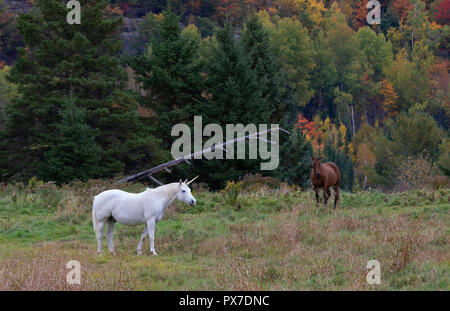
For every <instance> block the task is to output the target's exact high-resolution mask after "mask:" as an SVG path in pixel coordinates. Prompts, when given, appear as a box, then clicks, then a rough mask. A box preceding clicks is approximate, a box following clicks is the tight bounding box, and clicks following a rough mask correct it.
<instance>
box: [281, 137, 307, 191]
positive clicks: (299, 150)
mask: <svg viewBox="0 0 450 311" xmlns="http://www.w3.org/2000/svg"><path fill="white" fill-rule="evenodd" d="M280 142H281V146H280V166H279V167H278V168H277V169H276V170H274V171H273V173H272V175H273V176H274V177H276V178H278V179H280V180H282V181H284V182H287V183H289V184H297V185H300V186H301V187H303V188H306V187H308V185H309V180H310V179H309V177H310V174H311V169H312V161H311V157H312V156H313V148H312V145H311V143H310V142H308V141H307V140H306V137H305V136H304V134H302V133H301V131H300V130H299V129H296V130H294V131H293V132H292V133H291V135H288V136H286V135H283V136H282V137H280Z"/></svg>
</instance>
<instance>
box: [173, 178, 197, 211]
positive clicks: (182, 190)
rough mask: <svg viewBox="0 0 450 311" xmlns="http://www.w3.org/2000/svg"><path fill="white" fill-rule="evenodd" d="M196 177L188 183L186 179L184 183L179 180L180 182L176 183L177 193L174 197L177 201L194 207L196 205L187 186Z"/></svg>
mask: <svg viewBox="0 0 450 311" xmlns="http://www.w3.org/2000/svg"><path fill="white" fill-rule="evenodd" d="M197 177H198V176H197ZM197 177H195V178H194V179H192V180H191V181H189V182H188V181H187V179H186V180H185V181H184V182H183V181H182V180H181V179H180V182H179V183H178V192H177V196H176V198H177V200H178V201H180V202H184V203H187V204H189V205H191V206H195V204H197V200H195V198H194V197H193V196H192V194H191V189H190V188H189V187H188V186H189V184H190V183H191V182H193V181H194V180H195V179H196V178H197Z"/></svg>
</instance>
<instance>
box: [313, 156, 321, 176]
mask: <svg viewBox="0 0 450 311" xmlns="http://www.w3.org/2000/svg"><path fill="white" fill-rule="evenodd" d="M311 160H312V161H313V173H312V175H313V176H315V177H320V160H322V158H320V157H317V158H311Z"/></svg>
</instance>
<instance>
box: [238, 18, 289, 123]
mask: <svg viewBox="0 0 450 311" xmlns="http://www.w3.org/2000/svg"><path fill="white" fill-rule="evenodd" d="M240 42H241V44H242V46H243V49H244V51H245V53H246V54H247V56H248V57H249V58H250V68H251V69H252V70H253V71H255V73H256V79H257V81H258V88H259V90H260V92H261V105H263V106H265V107H266V109H267V118H268V117H271V120H272V123H276V122H278V121H279V120H280V118H281V116H280V114H279V111H280V110H281V109H280V104H281V96H282V91H281V83H282V78H281V74H280V69H281V68H280V66H279V64H278V63H277V60H276V58H275V55H274V53H273V51H272V49H273V48H272V46H271V45H270V41H269V35H268V33H267V32H266V30H265V29H264V28H263V26H262V24H261V22H260V20H259V18H258V16H257V15H253V16H252V17H251V18H249V20H248V21H247V22H246V24H245V28H244V30H243V32H242V35H241V37H240Z"/></svg>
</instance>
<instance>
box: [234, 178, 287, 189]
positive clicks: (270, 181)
mask: <svg viewBox="0 0 450 311" xmlns="http://www.w3.org/2000/svg"><path fill="white" fill-rule="evenodd" d="M241 183H242V190H245V191H248V192H253V191H256V190H258V189H260V188H262V187H267V188H269V189H279V188H280V186H281V181H280V180H278V179H276V178H274V177H270V176H261V174H254V175H252V174H247V175H245V176H244V178H242V180H241Z"/></svg>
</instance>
